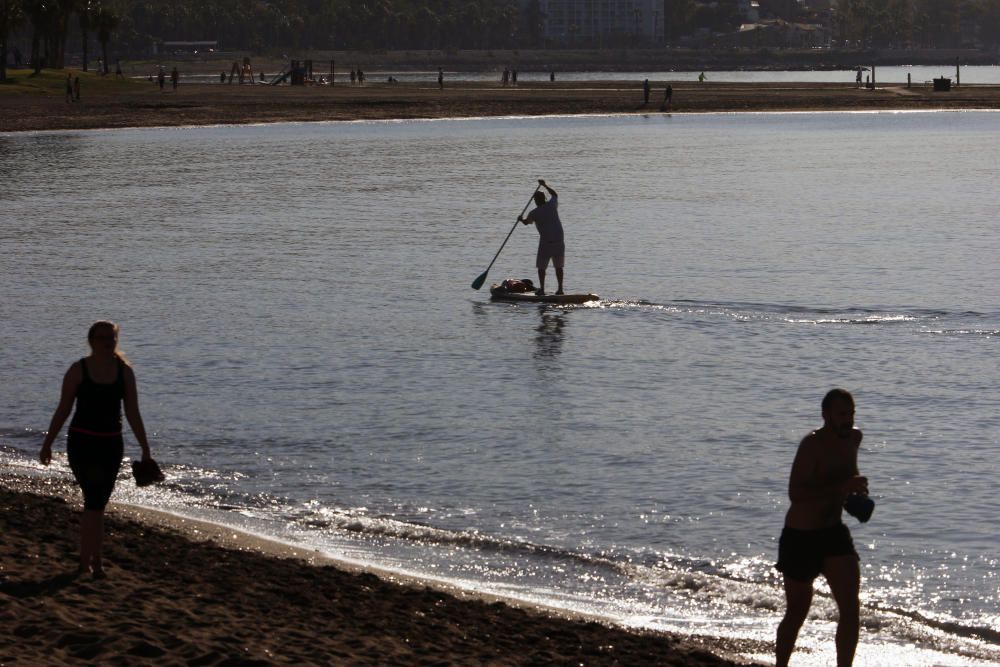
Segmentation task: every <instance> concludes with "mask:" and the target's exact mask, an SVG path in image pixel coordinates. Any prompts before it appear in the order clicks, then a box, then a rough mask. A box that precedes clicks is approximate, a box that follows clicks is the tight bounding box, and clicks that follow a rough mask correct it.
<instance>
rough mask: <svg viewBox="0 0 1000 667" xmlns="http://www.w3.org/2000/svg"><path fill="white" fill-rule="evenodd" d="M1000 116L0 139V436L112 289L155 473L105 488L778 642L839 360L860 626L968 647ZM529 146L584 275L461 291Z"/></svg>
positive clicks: (596, 609)
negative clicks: (788, 561)
mask: <svg viewBox="0 0 1000 667" xmlns="http://www.w3.org/2000/svg"><path fill="white" fill-rule="evenodd" d="M998 149H1000V115H997V114H994V113H985V112H965V113H927V114H899V113H879V114H839V113H834V114H767V115H737V116H733V115H699V116H683V115H675V116H672V117H671V116H650V117H590V118H547V119H520V120H518V119H507V120H470V121H429V122H398V123H392V122H389V123H340V124H291V125H268V126H259V127H217V128H199V129H160V130H157V129H153V130H136V131H116V132H80V133H38V134H20V135H0V179H2V180H3V182H4V184H5V185H4V189H3V192H2V194H0V243H2V247H3V252H2V254H0V275H2V276H3V278H4V279H3V281H2V282H0V343H2V345H3V349H4V364H3V382H2V384H0V387H2V388H0V456H2V461H3V463H4V464H5V465H6V466H7V469H9V470H11V469H12V470H17V471H20V472H24V471H32V470H35V469H36V468H37V466H35V465H34V464H33V463H32V458H33V457H34V454H35V452H36V450H37V446H38V444H39V442H40V439H41V433H42V431H43V430H44V428H45V427H46V426H47V424H48V420H49V417H50V416H51V412H52V410H53V409H54V407H55V404H56V401H57V398H58V388H59V382H60V378H61V376H62V373H63V372H64V371H65V369H66V367H67V366H68V364H69V363H70V361H72V360H73V358H74V356H77V355H83V354H84V353H85V351H86V348H85V341H84V335H85V331H86V327H87V326H88V325H89V323H90V322H91V321H93V320H94V319H96V318H98V317H109V318H112V319H115V320H117V321H119V322H120V323H121V324H122V326H123V332H122V345H123V348H124V349H125V351H126V352H127V353H128V354H129V355H130V357H131V358H132V360H133V362H134V363H135V366H136V371H137V374H138V377H139V382H140V392H141V402H142V407H143V413H144V417H145V420H146V423H147V428H149V429H150V430H151V431H153V432H154V436H153V444H154V449H155V451H156V452H157V454H156V455H157V458H158V459H160V460H161V461H162V462H163V463H165V464H166V467H167V469H168V472H169V474H170V477H171V481H170V483H169V484H167V485H166V486H164V487H163V488H161V489H159V490H158V491H156V492H149V491H144V492H142V493H137V492H136V491H135V490H134V488H132V485H131V484H130V483H128V482H123V483H122V484H121V485H120V487H119V490H118V491H117V492H116V497H117V498H118V499H119V500H123V501H129V502H137V503H142V504H146V505H150V506H154V507H160V508H166V509H169V510H172V511H176V512H180V513H185V514H189V515H196V516H201V517H206V518H209V519H212V520H216V521H222V522H225V523H231V524H234V525H240V526H243V527H245V528H248V529H251V530H254V531H256V532H259V533H262V534H266V535H270V536H275V537H278V538H280V539H284V540H288V541H292V542H295V543H299V544H305V545H308V546H312V547H315V548H318V549H321V550H323V551H325V552H328V553H330V554H333V555H335V556H338V557H341V558H346V559H350V560H356V561H361V562H366V563H372V564H377V565H380V566H383V567H387V568H390V569H395V570H399V571H405V572H411V573H419V574H422V575H425V576H430V577H432V578H439V579H441V580H444V581H448V582H451V583H456V584H458V585H461V586H466V587H468V588H472V589H476V590H484V591H490V592H496V593H500V594H503V595H509V596H511V597H516V598H519V599H523V600H530V601H536V602H540V603H544V604H549V605H555V606H560V607H566V608H572V609H576V610H582V611H587V612H590V613H595V614H599V615H601V616H603V617H605V618H609V619H612V620H614V621H616V622H619V623H623V624H626V625H635V626H643V627H652V628H664V629H671V630H679V631H682V632H692V633H701V634H712V635H725V636H735V637H747V638H757V639H764V640H770V639H771V637H772V636H773V632H774V628H775V626H776V625H777V622H778V620H779V619H780V613H781V608H782V604H783V595H782V592H781V588H780V581H779V579H778V578H777V577H776V576H775V572H774V571H773V569H772V564H773V561H774V558H775V555H776V544H777V536H778V533H779V531H780V527H781V522H782V518H783V512H784V510H785V508H786V506H787V500H786V494H785V489H786V483H787V475H788V471H789V468H790V465H791V460H792V457H793V455H794V452H795V448H796V445H797V443H798V441H799V439H800V438H801V437H802V436H803V435H804V434H805V433H806V432H807V431H808V430H810V429H812V428H815V427H817V426H819V425H820V423H821V420H820V415H819V400H820V398H821V397H822V395H823V393H824V392H825V391H826V390H827V389H829V388H830V387H832V386H844V387H846V388H848V389H850V390H852V391H853V392H854V394H855V396H856V399H857V403H858V405H857V408H858V415H857V421H858V426H859V427H860V428H861V429H862V430H863V431H864V432H865V441H864V445H863V451H862V453H861V458H860V467H861V470H862V472H863V473H865V474H866V475H868V477H869V478H870V480H871V487H872V491H873V493H874V495H875V498H876V500H877V502H878V507H877V509H876V512H875V515H874V517H873V518H872V521H871V522H870V523H868V524H865V525H859V524H857V523H856V522H854V521H853V520H850V521H851V527H852V530H853V532H854V536H855V541H856V544H857V546H858V550H859V552H860V554H861V561H862V568H863V569H862V572H863V576H864V582H863V596H864V612H863V617H864V618H863V623H864V630H863V638H862V646H861V649H860V651H859V655H860V656H861V659H860V660H859V662H861V663H862V664H873V665H874V664H884V665H900V664H904V665H932V664H944V665H960V664H991V663H995V662H998V661H1000V647H998V642H1000V613H998V611H997V610H998V605H1000V583H998V575H997V566H998V558H1000V556H998V539H997V533H998V527H1000V526H998V520H997V516H998V513H1000V507H998V502H997V499H996V493H995V481H996V479H997V463H996V459H997V453H998V449H1000V443H998V439H1000V435H998V434H1000V417H998V416H997V411H996V398H995V395H994V394H995V390H996V387H997V384H998V379H1000V378H998V375H1000V373H998V369H997V364H996V354H997V345H998V342H1000V287H998V286H1000V268H998V267H1000V264H998V262H997V260H996V258H997V257H998V256H1000V236H998V233H997V227H996V219H995V211H996V205H997V195H996V187H995V184H996V183H997V179H998V177H1000V157H998V156H1000V150H998ZM537 177H544V178H546V179H547V180H548V181H549V183H550V184H551V185H552V186H553V187H554V188H556V190H558V192H559V194H560V209H561V212H562V217H563V220H564V224H565V227H566V230H567V237H568V264H567V269H566V271H567V287H568V288H569V289H571V290H578V291H593V292H597V293H599V294H600V295H601V296H602V297H603V298H602V301H601V302H600V303H599V304H597V305H596V306H591V307H576V308H554V307H530V306H529V307H526V306H512V305H505V304H495V303H490V302H489V300H488V295H487V294H484V292H485V290H483V291H479V292H477V291H474V290H472V289H470V288H469V284H470V283H471V282H472V280H473V279H474V278H475V277H476V276H477V275H479V273H480V272H482V270H483V269H485V268H486V265H487V264H488V263H489V260H490V258H492V256H493V254H494V253H495V252H496V249H497V248H498V247H499V245H500V242H501V241H502V240H503V238H504V236H505V235H506V234H507V232H508V231H509V229H510V227H511V225H512V224H513V223H514V219H515V217H516V216H517V213H518V212H519V211H520V210H521V207H523V206H524V204H525V202H527V200H528V197H529V196H530V195H531V193H532V190H533V188H534V179H535V178H537ZM535 244H536V234H535V232H534V230H532V229H528V228H519V229H517V230H516V231H515V232H514V234H513V236H512V237H511V240H510V242H509V243H508V245H507V247H506V248H505V250H504V252H503V254H502V255H501V256H500V259H499V260H498V261H497V263H496V265H495V266H494V267H493V269H492V270H491V271H490V279H491V280H497V281H498V280H500V279H502V278H505V277H511V276H514V277H522V276H523V277H533V273H534V270H533V268H532V263H533V258H534V248H535ZM488 282H489V281H488ZM131 449H132V451H135V449H136V448H135V447H134V445H133V446H132V447H131ZM57 462H58V464H59V465H57V470H56V472H55V473H54V474H63V475H66V474H68V472H67V470H66V467H65V457H64V456H62V457H60V458H58V461H57ZM50 474H53V473H50ZM821 590H825V587H822V586H821ZM835 619H836V613H835V609H834V607H833V605H832V604H831V602H830V600H829V597H828V595H822V596H820V597H819V598H818V599H817V602H816V603H815V606H814V610H813V616H812V617H811V619H810V621H809V623H808V624H807V626H806V628H805V629H804V631H803V636H802V638H801V640H800V643H801V645H803V646H805V647H812V648H813V649H814V651H813V652H812V653H809V654H806V653H803V654H802V655H801V656H800V660H801V664H815V665H823V664H829V663H830V661H831V656H832V649H833V622H834V621H835ZM748 655H751V657H757V658H759V659H763V660H766V659H767V657H766V656H757V655H753V654H748Z"/></svg>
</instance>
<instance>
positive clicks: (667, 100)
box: [660, 83, 674, 111]
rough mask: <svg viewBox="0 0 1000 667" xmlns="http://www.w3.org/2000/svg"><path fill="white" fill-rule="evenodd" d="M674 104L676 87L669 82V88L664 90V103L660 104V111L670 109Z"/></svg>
mask: <svg viewBox="0 0 1000 667" xmlns="http://www.w3.org/2000/svg"><path fill="white" fill-rule="evenodd" d="M673 104H674V87H673V86H671V85H670V84H669V83H668V84H667V89H666V90H664V91H663V104H662V105H661V106H660V111H669V110H670V107H672V106H673Z"/></svg>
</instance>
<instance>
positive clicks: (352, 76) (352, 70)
mask: <svg viewBox="0 0 1000 667" xmlns="http://www.w3.org/2000/svg"><path fill="white" fill-rule="evenodd" d="M357 78H358V73H357V72H355V71H354V69H353V68H352V69H351V85H352V86H353V85H354V81H355V80H356V79H357Z"/></svg>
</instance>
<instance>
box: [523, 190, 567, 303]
mask: <svg viewBox="0 0 1000 667" xmlns="http://www.w3.org/2000/svg"><path fill="white" fill-rule="evenodd" d="M538 185H540V186H541V187H543V188H545V189H546V190H548V191H549V195H551V198H550V199H549V200H548V201H545V195H544V194H543V193H542V192H540V191H537V190H536V191H535V208H534V209H532V211H531V212H530V213H528V215H527V217H518V220H519V221H520V222H522V223H524V224H526V225H530V224H531V223H535V229H537V230H538V255H537V256H536V258H535V267H536V268H537V269H538V291H537V294H540V295H541V294H545V271H546V269H548V266H549V260H551V261H552V265H553V266H554V267H555V269H556V280H558V281H559V289H558V290H557V291H556V294H562V293H563V265H564V264H565V260H566V244H565V243H564V242H563V228H562V221H561V220H560V219H559V195H557V194H556V191H555V190H553V189H552V188H550V187H549V186H547V185H546V184H545V181H544V180H542V179H538Z"/></svg>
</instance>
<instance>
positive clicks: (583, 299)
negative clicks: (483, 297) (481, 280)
mask: <svg viewBox="0 0 1000 667" xmlns="http://www.w3.org/2000/svg"><path fill="white" fill-rule="evenodd" d="M490 296H491V297H492V298H493V299H494V300H496V301H522V302H525V303H587V302H588V301H599V300H600V297H599V296H597V295H596V294H544V295H541V296H540V295H538V294H535V293H534V292H533V291H531V292H511V291H509V290H507V289H504V287H503V286H502V285H499V284H497V283H493V284H492V285H491V286H490Z"/></svg>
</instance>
